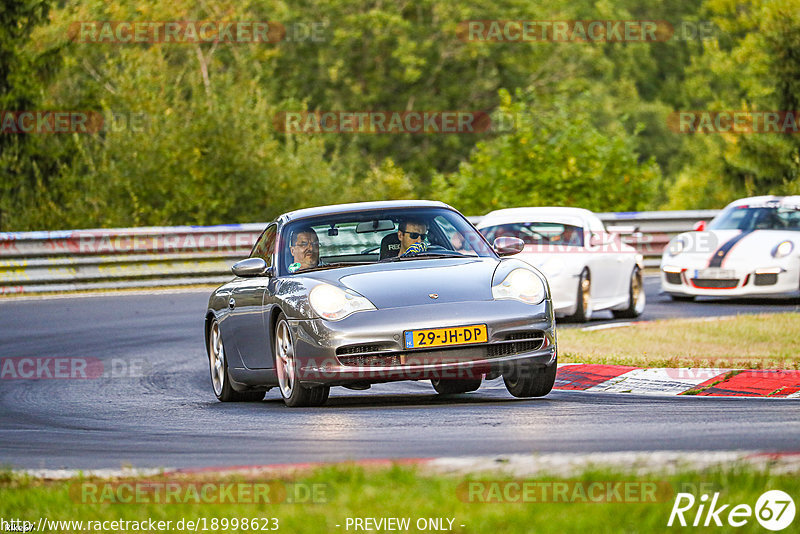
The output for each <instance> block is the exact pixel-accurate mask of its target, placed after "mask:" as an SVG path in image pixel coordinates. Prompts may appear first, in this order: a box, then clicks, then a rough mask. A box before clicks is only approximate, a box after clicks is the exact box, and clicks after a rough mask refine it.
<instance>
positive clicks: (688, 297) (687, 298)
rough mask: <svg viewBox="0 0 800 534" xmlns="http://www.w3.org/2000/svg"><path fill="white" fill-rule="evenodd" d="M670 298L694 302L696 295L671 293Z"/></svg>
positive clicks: (677, 300) (676, 300)
mask: <svg viewBox="0 0 800 534" xmlns="http://www.w3.org/2000/svg"><path fill="white" fill-rule="evenodd" d="M670 298H671V299H672V300H674V301H675V302H693V301H694V295H670Z"/></svg>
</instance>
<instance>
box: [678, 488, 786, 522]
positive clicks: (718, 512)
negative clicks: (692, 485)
mask: <svg viewBox="0 0 800 534" xmlns="http://www.w3.org/2000/svg"><path fill="white" fill-rule="evenodd" d="M794 515H795V505H794V500H792V498H791V497H790V496H789V494H787V493H786V492H783V491H780V490H770V491H767V492H764V493H763V494H761V496H760V497H759V498H758V500H757V501H756V505H755V507H751V506H750V505H749V504H736V505H732V504H730V503H727V504H722V503H721V502H719V492H716V493H714V495H713V496H712V497H711V500H710V502H709V496H708V494H706V493H704V494H703V495H701V496H700V499H695V496H694V495H692V494H691V493H678V494H677V495H676V496H675V503H674V504H673V505H672V512H670V514H669V521H668V522H667V526H668V527H671V526H673V525H675V526H678V525H680V526H682V527H685V526H693V527H698V526H704V527H708V526H718V527H721V526H731V527H741V526H744V525H746V524H747V523H748V522H749V521H750V520H752V518H753V516H755V518H756V521H758V522H759V524H761V526H762V527H764V528H766V529H768V530H773V531H778V530H783V529H785V528H786V527H788V526H789V525H791V524H792V521H794Z"/></svg>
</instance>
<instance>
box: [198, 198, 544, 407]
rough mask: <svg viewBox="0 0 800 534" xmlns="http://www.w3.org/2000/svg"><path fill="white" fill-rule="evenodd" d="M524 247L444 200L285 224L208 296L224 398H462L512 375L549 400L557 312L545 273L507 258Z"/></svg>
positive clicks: (519, 389) (520, 391) (328, 213)
mask: <svg viewBox="0 0 800 534" xmlns="http://www.w3.org/2000/svg"><path fill="white" fill-rule="evenodd" d="M523 245H524V244H523V243H522V241H521V240H519V239H516V238H513V237H501V238H498V239H497V240H495V242H494V243H493V245H490V244H489V243H488V242H487V241H486V240H485V238H484V237H483V236H482V235H481V234H480V233H479V232H478V231H477V230H475V228H474V227H473V226H472V225H471V224H470V223H469V221H467V220H466V219H465V218H464V216H463V215H461V214H460V213H459V212H458V211H456V210H455V209H453V208H451V207H450V206H448V205H446V204H443V203H441V202H430V201H392V202H367V203H359V204H344V205H338V206H325V207H320V208H308V209H302V210H297V211H293V212H290V213H286V214H284V215H281V216H280V217H278V218H277V219H276V220H275V221H274V222H272V223H270V224H268V225H267V227H266V229H265V230H264V232H263V233H262V234H261V236H260V237H259V238H258V241H257V242H256V243H255V245H254V246H253V250H252V252H251V253H250V257H249V258H247V259H244V260H242V261H239V262H238V263H236V264H235V265H234V266H233V268H232V270H233V273H234V274H235V275H236V277H235V278H234V279H233V280H231V281H230V282H228V283H226V284H224V285H222V286H220V287H219V288H217V289H216V290H215V291H214V293H213V294H212V295H211V298H210V299H209V303H208V311H207V313H206V323H205V325H206V326H205V340H206V349H207V352H208V358H209V364H210V368H211V382H212V385H213V388H214V393H215V394H216V396H217V398H218V399H219V400H221V401H256V400H261V399H263V398H264V394H265V392H266V391H267V390H269V389H270V388H272V387H276V386H277V387H278V388H279V389H280V392H281V396H282V397H283V399H284V401H285V403H286V405H288V406H319V405H322V404H324V403H325V401H326V400H327V398H328V394H329V392H330V388H331V386H344V387H346V388H350V389H367V388H369V387H370V385H371V384H375V383H380V382H390V381H398V380H430V381H431V382H432V385H433V387H434V389H435V390H436V391H437V392H438V393H440V394H455V393H465V392H469V391H474V390H476V389H478V387H479V386H480V384H481V381H482V380H483V379H484V378H486V379H493V378H497V377H499V376H501V375H502V376H503V380H504V382H505V384H506V387H507V388H508V391H509V392H510V393H511V394H512V395H514V396H515V397H539V396H543V395H546V394H547V393H549V392H550V390H551V389H552V387H553V383H554V381H555V375H556V357H557V350H556V327H555V321H554V315H553V306H552V302H551V300H550V291H549V288H548V286H547V281H546V279H545V277H544V276H543V275H542V274H541V273H540V272H539V271H537V270H536V269H535V268H534V267H532V266H531V265H529V264H528V263H525V262H522V261H519V260H517V259H515V258H505V256H510V255H513V254H516V253H517V252H519V251H521V250H522V248H523Z"/></svg>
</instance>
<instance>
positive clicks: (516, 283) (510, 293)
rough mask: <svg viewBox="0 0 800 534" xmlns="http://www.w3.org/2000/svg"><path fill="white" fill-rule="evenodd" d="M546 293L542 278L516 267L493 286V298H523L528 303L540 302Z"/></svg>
mask: <svg viewBox="0 0 800 534" xmlns="http://www.w3.org/2000/svg"><path fill="white" fill-rule="evenodd" d="M545 294H546V291H545V288H544V283H543V282H542V279H541V278H539V277H538V276H536V275H535V274H533V273H532V272H531V271H529V270H527V269H520V268H517V269H514V270H513V271H511V272H510V273H508V276H506V277H505V278H504V279H503V281H502V282H500V283H499V284H495V285H493V286H492V297H493V298H495V299H514V300H521V301H522V302H525V303H528V304H539V303H540V302H542V301H543V300H544V297H545Z"/></svg>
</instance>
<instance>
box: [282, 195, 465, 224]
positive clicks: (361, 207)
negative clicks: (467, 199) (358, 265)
mask: <svg viewBox="0 0 800 534" xmlns="http://www.w3.org/2000/svg"><path fill="white" fill-rule="evenodd" d="M399 208H448V209H454V208H452V207H451V206H448V205H447V204H445V203H444V202H439V201H436V200H380V201H376V202H354V203H351V204H331V205H330V206H318V207H314V208H303V209H299V210H294V211H290V212H288V213H284V214H283V215H281V216H280V217H278V219H279V220H281V221H282V222H284V223H286V222H289V221H294V220H297V219H304V218H306V217H316V216H318V215H333V214H338V213H349V212H355V211H366V210H383V209H399Z"/></svg>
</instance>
